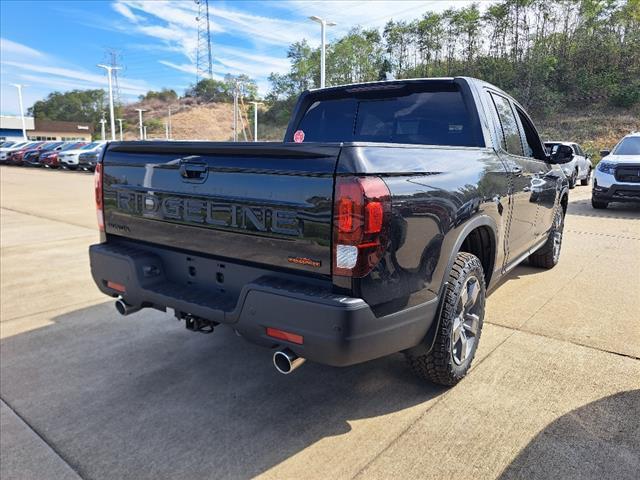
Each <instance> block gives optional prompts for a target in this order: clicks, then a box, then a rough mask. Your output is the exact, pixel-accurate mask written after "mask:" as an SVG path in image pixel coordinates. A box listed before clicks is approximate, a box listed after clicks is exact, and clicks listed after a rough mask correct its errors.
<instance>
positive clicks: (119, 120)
mask: <svg viewBox="0 0 640 480" xmlns="http://www.w3.org/2000/svg"><path fill="white" fill-rule="evenodd" d="M116 120H118V124H120V141H122V120H124V119H123V118H116Z"/></svg>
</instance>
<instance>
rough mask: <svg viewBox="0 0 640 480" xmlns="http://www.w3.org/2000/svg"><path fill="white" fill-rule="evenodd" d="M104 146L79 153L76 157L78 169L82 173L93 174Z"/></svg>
mask: <svg viewBox="0 0 640 480" xmlns="http://www.w3.org/2000/svg"><path fill="white" fill-rule="evenodd" d="M103 149H104V144H103V145H100V146H99V147H98V148H96V149H93V150H89V151H87V152H84V153H81V154H80V156H79V157H78V168H79V169H81V170H84V171H87V172H88V171H91V172H93V171H94V170H95V169H96V165H97V163H98V161H99V160H100V156H101V155H102V150H103Z"/></svg>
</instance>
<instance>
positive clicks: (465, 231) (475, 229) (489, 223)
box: [410, 215, 499, 354]
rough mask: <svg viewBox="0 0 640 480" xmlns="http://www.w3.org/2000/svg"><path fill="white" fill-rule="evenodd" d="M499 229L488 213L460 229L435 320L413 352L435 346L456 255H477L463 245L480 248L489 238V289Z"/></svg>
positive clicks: (486, 279)
mask: <svg viewBox="0 0 640 480" xmlns="http://www.w3.org/2000/svg"><path fill="white" fill-rule="evenodd" d="M497 231H498V227H497V225H496V222H495V221H494V220H493V218H491V217H489V216H488V215H476V216H475V217H473V218H471V219H470V220H469V221H468V222H466V224H465V225H464V227H463V228H462V229H461V230H460V232H459V233H458V235H457V237H456V240H455V243H454V244H453V248H452V249H451V251H450V253H449V260H448V262H447V266H446V268H445V271H444V276H443V277H442V284H441V285H440V289H439V293H438V301H439V305H438V309H437V312H436V318H435V321H434V322H432V324H431V326H430V327H429V330H428V331H427V334H426V335H425V338H424V341H423V342H421V343H420V344H419V345H417V346H416V347H414V348H412V349H410V351H412V352H417V351H419V352H421V353H422V354H424V353H428V352H429V351H431V349H432V348H433V345H434V342H435V339H436V332H437V331H438V328H440V317H441V314H442V306H443V302H442V299H443V297H444V291H445V288H446V287H447V285H448V283H449V282H448V278H449V274H450V272H451V269H452V268H453V263H454V262H455V260H456V257H457V256H458V253H460V252H463V251H464V252H467V253H471V254H474V255H475V253H474V252H473V251H471V252H469V251H467V249H466V248H465V249H463V247H468V246H472V247H473V248H478V243H477V242H478V241H479V240H480V241H481V242H484V241H485V240H488V242H489V243H490V249H489V252H486V253H487V255H483V257H486V258H485V261H486V262H487V266H488V267H489V268H488V271H485V272H484V274H485V284H486V288H487V289H488V288H489V282H490V281H491V278H492V274H493V272H494V270H495V263H496V259H497V254H498V241H499V239H498V235H497ZM465 242H467V243H465ZM480 245H484V243H481V244H480ZM476 256H478V255H476ZM478 258H479V259H480V263H482V268H483V270H485V269H486V267H485V261H483V258H481V257H478Z"/></svg>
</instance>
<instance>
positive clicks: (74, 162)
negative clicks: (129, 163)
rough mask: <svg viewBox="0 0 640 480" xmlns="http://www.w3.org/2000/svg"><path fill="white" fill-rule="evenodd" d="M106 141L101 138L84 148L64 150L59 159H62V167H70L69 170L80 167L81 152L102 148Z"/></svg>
mask: <svg viewBox="0 0 640 480" xmlns="http://www.w3.org/2000/svg"><path fill="white" fill-rule="evenodd" d="M105 143H107V142H105V141H104V140H99V141H96V142H92V143H90V144H88V145H85V146H84V147H82V148H76V149H74V150H67V151H66V152H62V153H60V154H58V159H59V161H60V166H61V167H62V168H68V169H69V170H75V169H77V168H78V163H79V162H80V154H81V153H87V152H90V151H94V150H96V149H98V148H101V147H102V146H103V145H104V144H105Z"/></svg>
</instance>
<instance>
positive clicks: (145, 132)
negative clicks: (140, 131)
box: [144, 125, 147, 140]
mask: <svg viewBox="0 0 640 480" xmlns="http://www.w3.org/2000/svg"><path fill="white" fill-rule="evenodd" d="M144 139H145V140H146V139H147V126H146V125H145V126H144Z"/></svg>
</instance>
